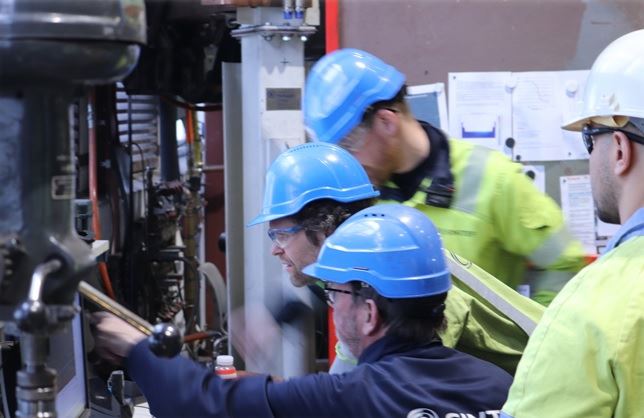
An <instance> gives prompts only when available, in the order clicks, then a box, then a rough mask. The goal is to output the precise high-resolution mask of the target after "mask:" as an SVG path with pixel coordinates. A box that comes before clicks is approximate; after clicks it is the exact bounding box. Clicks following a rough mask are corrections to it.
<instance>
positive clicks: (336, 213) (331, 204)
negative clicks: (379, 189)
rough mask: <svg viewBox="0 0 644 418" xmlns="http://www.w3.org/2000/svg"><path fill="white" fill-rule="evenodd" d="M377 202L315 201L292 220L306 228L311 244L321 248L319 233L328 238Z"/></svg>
mask: <svg viewBox="0 0 644 418" xmlns="http://www.w3.org/2000/svg"><path fill="white" fill-rule="evenodd" d="M375 202H376V200H375V199H374V198H367V199H362V200H356V201H354V202H347V203H342V202H338V201H336V200H333V199H320V200H314V201H312V202H309V203H307V204H306V205H304V207H303V208H302V209H300V211H299V212H297V213H296V214H295V215H292V216H291V219H293V221H294V222H295V223H296V224H297V225H300V226H302V227H304V231H305V234H306V237H307V238H308V240H309V241H310V242H311V244H313V245H316V246H320V245H322V242H320V240H319V239H318V234H317V233H318V232H322V233H323V234H324V236H325V237H328V236H329V235H331V234H332V233H333V232H334V231H335V229H336V228H337V227H338V226H340V224H341V223H342V222H344V221H346V220H347V219H348V218H349V217H350V216H351V215H353V214H354V213H356V212H359V211H361V210H362V209H365V208H368V207H369V206H373V205H374V204H375Z"/></svg>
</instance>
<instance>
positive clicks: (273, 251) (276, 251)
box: [271, 242, 284, 255]
mask: <svg viewBox="0 0 644 418" xmlns="http://www.w3.org/2000/svg"><path fill="white" fill-rule="evenodd" d="M283 252H284V249H283V248H282V247H280V246H279V245H278V244H277V243H276V242H273V243H272V244H271V255H280V254H282V253H283Z"/></svg>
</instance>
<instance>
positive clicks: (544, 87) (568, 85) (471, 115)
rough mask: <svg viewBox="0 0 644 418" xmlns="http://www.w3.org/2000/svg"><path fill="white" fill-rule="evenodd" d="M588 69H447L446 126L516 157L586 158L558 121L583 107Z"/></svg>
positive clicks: (576, 136) (455, 133) (453, 132)
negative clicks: (457, 70)
mask: <svg viewBox="0 0 644 418" xmlns="http://www.w3.org/2000/svg"><path fill="white" fill-rule="evenodd" d="M587 76H588V71H586V70H581V71H530V72H514V73H513V72H507V71H500V72H479V73H474V72H469V73H450V74H449V103H448V109H449V121H450V124H449V125H450V128H449V132H450V134H451V135H452V136H454V137H456V138H463V139H465V140H467V141H470V142H473V143H475V144H479V145H485V146H488V147H490V148H493V149H497V150H499V151H501V152H503V153H504V154H506V155H508V156H509V157H510V158H512V159H513V160H515V161H557V160H577V159H586V158H588V153H587V152H586V151H585V149H584V147H583V144H582V141H581V138H580V136H579V133H577V132H567V131H564V130H563V129H561V126H562V125H563V124H564V123H565V122H568V121H570V120H571V119H573V118H575V117H576V116H577V115H578V113H579V109H580V107H581V100H582V98H583V92H584V86H585V83H586V78H587Z"/></svg>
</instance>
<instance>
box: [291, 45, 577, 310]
mask: <svg viewBox="0 0 644 418" xmlns="http://www.w3.org/2000/svg"><path fill="white" fill-rule="evenodd" d="M405 91H406V87H405V76H404V75H403V74H402V73H401V72H400V71H398V70H397V69H396V68H394V67H393V66H391V65H389V64H387V63H385V62H384V61H382V60H381V59H379V58H378V57H376V56H374V55H372V54H370V53H368V52H365V51H361V50H357V49H341V50H338V51H335V52H332V53H330V54H328V55H326V56H325V57H323V58H322V59H321V60H319V61H318V62H317V63H316V64H315V65H314V66H313V68H312V69H311V71H310V72H309V75H308V77H307V81H306V86H305V92H304V104H303V112H304V123H305V126H306V128H307V131H308V133H309V135H310V136H311V137H312V138H313V139H314V140H316V141H322V142H329V143H333V144H339V145H340V146H342V147H343V148H345V149H347V150H349V151H350V152H351V153H352V154H353V155H354V156H355V157H356V158H357V159H358V160H360V162H361V163H362V165H363V166H364V167H365V169H366V170H367V172H368V174H369V178H370V179H371V181H372V182H373V183H374V184H375V185H376V186H377V187H378V188H379V190H380V192H381V199H383V200H393V201H398V202H404V203H405V204H407V205H409V206H412V207H415V208H417V209H419V210H421V211H423V212H424V213H425V214H427V216H429V217H430V218H431V219H432V221H433V222H434V223H435V224H436V226H437V227H438V229H439V231H440V233H441V236H442V237H443V240H444V242H445V246H446V247H447V248H448V249H450V250H452V251H454V252H455V253H456V254H458V255H460V256H463V257H465V258H466V259H468V260H470V261H472V262H473V263H475V264H477V265H478V266H480V267H482V268H483V269H485V270H486V271H488V272H489V273H491V274H492V275H493V276H495V277H497V278H498V279H500V280H501V281H503V282H504V283H506V284H507V285H508V286H510V287H512V288H513V289H516V288H517V287H518V286H519V285H522V289H523V291H524V292H527V293H529V294H530V296H531V297H532V298H533V299H535V300H537V301H539V302H540V303H543V304H548V303H549V302H550V301H551V300H552V299H553V297H554V295H555V294H556V293H557V292H558V291H559V290H560V289H561V287H563V285H564V284H565V283H566V282H567V281H568V280H569V279H570V278H571V277H572V276H573V275H574V274H575V273H576V272H577V271H578V270H579V269H581V268H582V267H583V266H584V265H585V264H586V260H585V255H584V252H583V248H582V246H581V243H579V242H578V241H577V240H574V239H572V238H571V236H570V235H569V233H568V231H567V229H566V227H565V226H564V219H563V214H562V213H561V210H560V209H559V207H558V206H557V204H556V203H555V202H554V201H553V200H552V199H550V198H549V197H548V196H547V195H545V194H544V193H541V192H540V191H539V190H538V189H537V188H536V187H535V186H534V184H533V183H532V182H531V181H530V180H529V179H528V178H527V176H525V175H524V174H523V170H522V167H521V165H520V164H517V163H513V162H511V161H510V160H509V159H507V158H506V157H505V156H504V155H503V154H501V153H500V152H497V151H493V150H490V149H487V148H484V147H480V146H475V145H473V144H470V143H467V142H463V141H459V140H454V139H449V138H448V137H447V135H446V134H445V133H443V132H441V131H440V130H439V129H437V128H435V127H433V126H431V125H430V124H428V123H425V122H422V121H417V120H416V119H415V118H414V117H413V116H412V115H411V113H410V111H409V109H408V107H407V105H406V103H405V99H404V97H405ZM528 265H530V266H531V267H532V268H533V270H531V271H530V275H526V267H527V266H528ZM526 289H527V291H526Z"/></svg>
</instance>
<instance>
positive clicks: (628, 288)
mask: <svg viewBox="0 0 644 418" xmlns="http://www.w3.org/2000/svg"><path fill="white" fill-rule="evenodd" d="M503 411H504V415H502V416H504V417H515V418H543V417H556V418H635V417H643V416H644V236H637V237H634V238H631V239H628V240H627V241H625V242H623V243H622V244H620V245H619V246H618V247H616V248H615V249H613V250H612V251H609V252H607V253H606V254H604V255H603V256H602V257H600V258H599V259H598V260H597V261H595V262H594V263H593V264H591V265H589V266H588V267H586V268H585V269H583V270H582V271H581V272H580V273H579V274H578V275H577V276H576V277H575V278H573V279H572V280H571V281H570V282H568V284H567V285H566V286H565V287H564V289H563V290H562V291H561V293H559V295H557V297H556V298H555V300H554V301H553V302H552V304H551V305H550V306H549V307H548V309H546V312H545V313H544V316H543V318H542V320H541V322H540V323H539V325H538V326H537V328H536V330H535V332H534V333H533V334H532V336H531V337H530V342H529V344H528V346H527V348H526V351H525V354H524V356H523V358H522V359H521V362H520V363H519V368H518V370H517V373H516V376H515V380H514V383H513V385H512V387H511V389H510V394H509V397H508V401H507V402H506V404H505V406H504V407H503Z"/></svg>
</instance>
